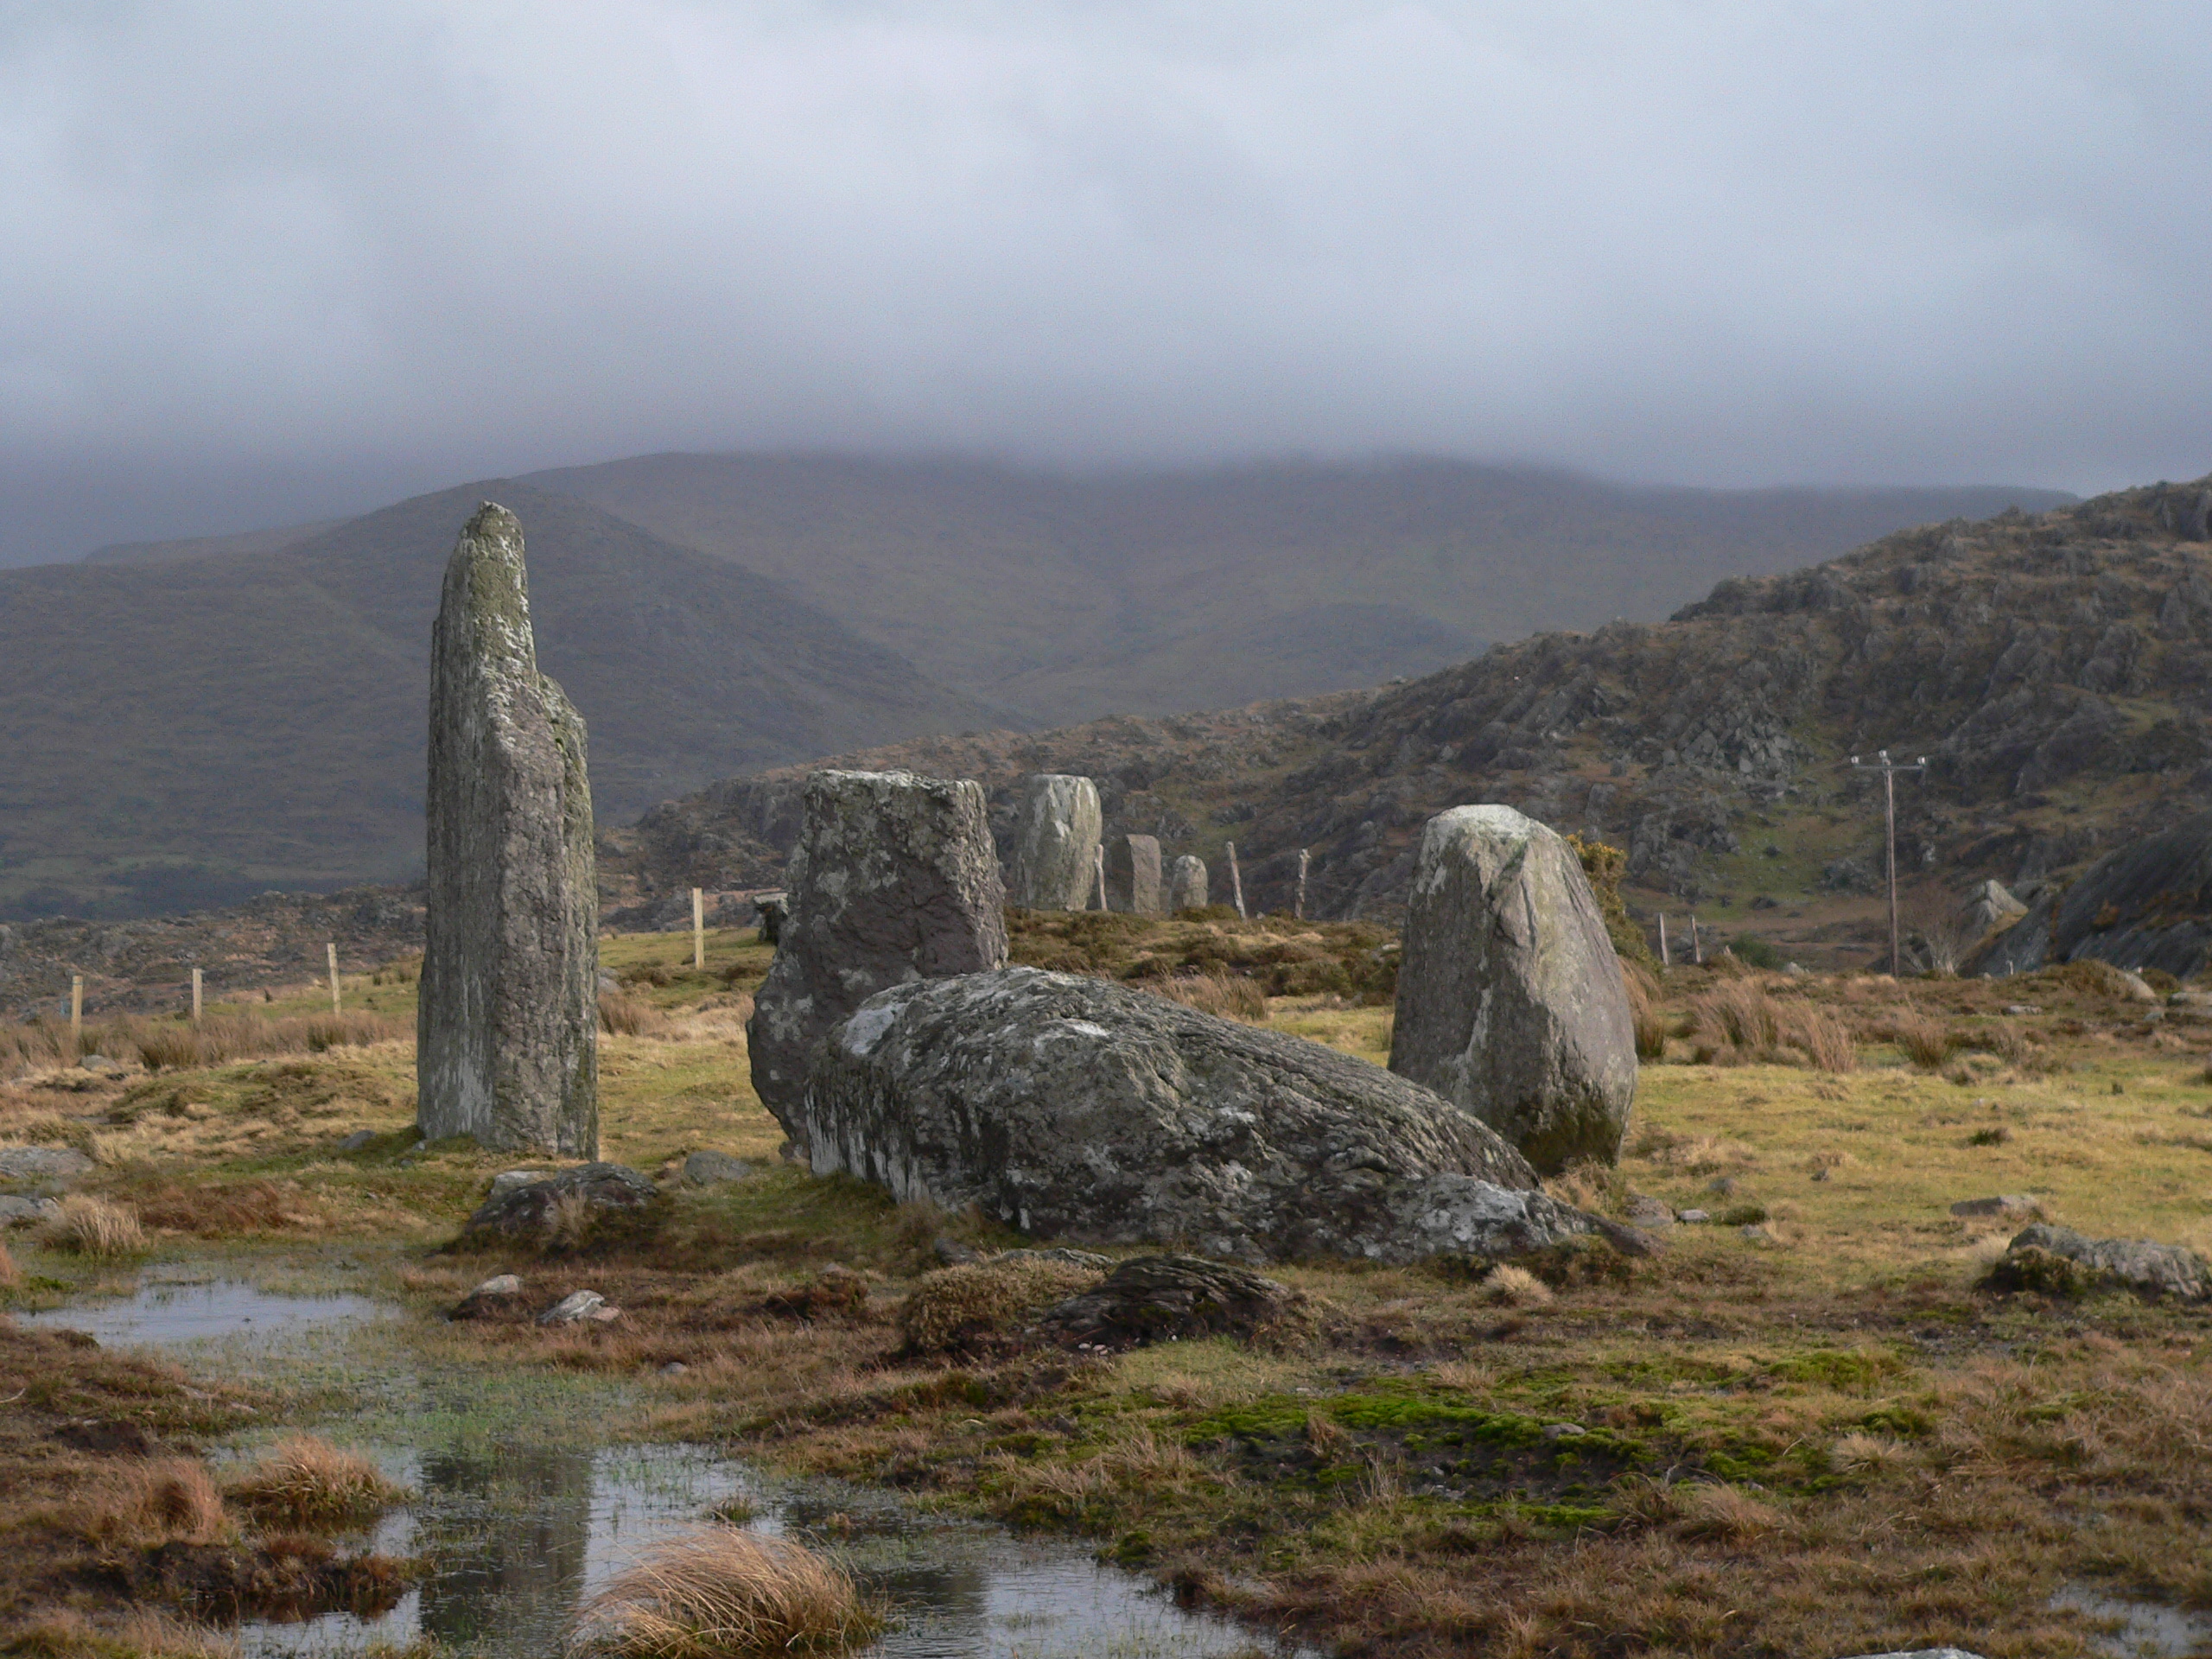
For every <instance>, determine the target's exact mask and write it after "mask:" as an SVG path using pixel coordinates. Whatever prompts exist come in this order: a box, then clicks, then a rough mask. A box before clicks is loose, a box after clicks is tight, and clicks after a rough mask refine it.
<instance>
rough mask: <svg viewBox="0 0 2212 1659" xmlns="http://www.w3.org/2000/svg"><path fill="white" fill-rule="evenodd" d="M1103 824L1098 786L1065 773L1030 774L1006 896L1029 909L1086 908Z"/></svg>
mask: <svg viewBox="0 0 2212 1659" xmlns="http://www.w3.org/2000/svg"><path fill="white" fill-rule="evenodd" d="M1103 827H1104V818H1103V815H1102V814H1101V812H1100V811H1099V808H1098V785H1096V784H1094V783H1092V782H1091V781H1090V779H1088V778H1077V777H1075V776H1073V775H1071V774H1070V773H1067V772H1036V773H1033V775H1032V776H1031V777H1030V778H1029V779H1028V780H1027V784H1026V785H1025V786H1024V789H1023V791H1022V798H1021V813H1020V817H1019V818H1018V819H1017V820H1016V821H1015V823H1014V859H1013V863H1012V867H1011V873H1010V879H1009V880H1008V882H1007V892H1008V896H1009V898H1010V899H1012V901H1013V902H1014V903H1015V904H1017V905H1020V906H1023V907H1024V908H1026V909H1029V910H1088V909H1090V905H1091V901H1092V899H1093V898H1094V896H1095V889H1096V885H1097V880H1098V848H1099V841H1100V837H1101V835H1102V833H1103Z"/></svg>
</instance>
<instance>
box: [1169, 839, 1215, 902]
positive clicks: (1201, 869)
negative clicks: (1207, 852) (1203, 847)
mask: <svg viewBox="0 0 2212 1659" xmlns="http://www.w3.org/2000/svg"><path fill="white" fill-rule="evenodd" d="M1205 906H1206V861H1205V860H1204V859H1203V858H1193V857H1192V856H1191V855H1190V854H1188V853H1185V854H1184V855H1182V857H1180V858H1179V859H1177V860H1176V861H1175V866H1174V868H1173V869H1172V870H1170V871H1169V872H1168V874H1167V909H1168V912H1169V913H1170V914H1171V915H1172V914H1173V913H1174V912H1176V911H1179V910H1204V909H1205Z"/></svg>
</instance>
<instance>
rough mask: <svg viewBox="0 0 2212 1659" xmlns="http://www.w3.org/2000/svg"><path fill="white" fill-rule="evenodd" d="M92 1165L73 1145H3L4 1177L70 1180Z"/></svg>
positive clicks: (1, 1170)
mask: <svg viewBox="0 0 2212 1659" xmlns="http://www.w3.org/2000/svg"><path fill="white" fill-rule="evenodd" d="M91 1167H92V1160H91V1159H89V1158H87V1157H86V1156H85V1154H83V1153H81V1152H79V1151H78V1150H77V1149H76V1148H75V1147H0V1181H66V1180H67V1179H70V1178H71V1177H72V1176H75V1175H82V1174H83V1173H85V1172H86V1170H88V1169H90V1168H91Z"/></svg>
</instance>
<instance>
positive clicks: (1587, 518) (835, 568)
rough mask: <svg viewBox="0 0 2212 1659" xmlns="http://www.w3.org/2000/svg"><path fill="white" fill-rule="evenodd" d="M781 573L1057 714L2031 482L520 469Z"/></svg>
mask: <svg viewBox="0 0 2212 1659" xmlns="http://www.w3.org/2000/svg"><path fill="white" fill-rule="evenodd" d="M529 481H530V482H531V484H533V485H535V486H538V487H540V488H543V489H548V490H553V491H559V492H563V493H569V494H574V495H577V496H580V497H582V498H583V499H586V500H589V501H592V502H594V503H595V504H596V505H600V506H601V507H604V508H606V509H607V511H608V512H613V513H615V514H617V515H619V516H620V517H622V518H626V519H628V520H630V521H631V522H632V523H633V524H640V525H643V526H644V527H645V529H647V530H649V531H652V532H653V533H654V534H656V535H658V536H661V537H665V538H666V539H667V540H669V541H671V542H676V543H681V544H683V545H684V546H687V547H696V548H698V549H700V550H703V551H706V552H709V553H715V554H720V555H723V556H728V557H730V558H734V559H735V560H737V561H738V562H740V563H743V564H745V565H747V566H748V567H749V568H751V569H756V570H759V571H761V572H762V573H764V574H766V575H772V576H776V577H779V578H780V579H781V580H783V581H785V582H789V583H791V586H792V588H794V589H795V590H796V591H798V593H800V594H804V595H805V596H806V597H807V598H809V599H810V600H812V601H814V602H815V603H817V604H818V605H821V606H823V607H825V608H829V609H832V610H834V611H835V612H836V614H837V615H838V616H840V617H841V618H842V619H843V620H845V621H847V622H848V623H849V625H850V626H853V627H854V628H855V629H857V630H858V631H860V632H862V633H865V634H867V635H868V636H869V637H870V638H872V639H877V640H879V641H880V642H881V643H883V644H885V645H889V646H891V647H892V648H893V650H895V651H897V652H899V653H900V654H901V655H903V656H905V657H906V658H910V659H911V660H912V661H913V662H914V664H916V665H917V666H918V667H919V668H920V669H921V670H922V671H923V672H925V673H926V674H929V675H931V677H934V678H936V679H938V680H941V681H943V682H944V683H946V684H948V685H952V686H957V687H958V688H960V689H961V690H964V691H967V692H968V693H969V694H970V695H972V696H977V697H980V698H983V699H985V700H987V701H989V702H995V703H998V704H1000V705H1002V706H1004V707H1007V708H1010V709H1014V710H1015V711H1017V712H1018V713H1019V714H1020V715H1021V716H1022V717H1023V721H1024V723H1027V724H1030V725H1038V726H1045V725H1056V724H1060V723H1065V722H1067V721H1081V720H1086V719H1090V718H1091V717H1093V716H1096V715H1108V714H1121V713H1129V714H1160V713H1170V712H1175V711H1179V710H1189V709H1210V708H1223V707H1230V706H1234V705H1236V704H1239V703H1243V702H1249V701H1251V700H1252V699H1254V698H1258V697H1280V696H1298V695H1302V694H1307V693H1313V692H1321V691H1330V690H1342V689H1346V688H1350V687H1354V686H1362V685H1374V684H1378V683H1382V682H1383V681H1386V680H1390V679H1395V678H1398V677H1402V676H1414V675H1420V674H1425V673H1427V672H1430V671H1433V670H1435V669H1438V668H1440V667H1443V666H1444V665H1446V664H1449V663H1453V662H1458V661H1461V660H1464V659H1465V658H1468V657H1471V656H1472V655H1474V654H1475V652H1477V651H1478V649H1479V648H1480V646H1481V645H1482V644H1483V643H1484V642H1487V641H1493V640H1506V639H1519V638H1522V637H1523V636H1525V635H1527V634H1529V633H1533V632H1538V631H1540V630H1541V629H1545V628H1588V627H1595V626H1599V625H1600V624H1602V623H1605V622H1608V621H1611V620H1613V619H1614V618H1616V617H1625V618H1628V619H1630V620H1638V621H1651V620H1657V619H1659V618H1660V617H1662V616H1665V615H1666V614H1667V613H1669V612H1670V611H1672V610H1674V609H1675V607H1678V606H1681V605H1683V604H1687V603H1688V601H1691V600H1693V599H1694V598H1696V597H1697V596H1698V595H1699V594H1703V593H1705V592H1706V591H1707V589H1708V588H1711V587H1712V586H1713V583H1715V582H1719V581H1720V580H1721V579H1722V578H1724V577H1726V576H1731V575H1762V574H1768V573H1771V572H1776V571H1781V570H1789V569H1796V567H1798V566H1800V565H1804V564H1808V563H1815V562H1816V561H1818V560H1820V559H1823V558H1827V557H1831V556H1834V555H1835V554H1838V553H1841V552H1845V551H1847V550H1849V549H1851V548H1853V547H1858V546H1860V545H1863V544H1864V543H1867V542H1869V541H1872V540H1873V539H1874V538H1876V537H1880V536H1884V535H1886V534H1888V533H1890V532H1891V531H1897V530H1900V529H1903V528H1904V527H1906V526H1909V525H1913V524H1925V523H1929V522H1933V521H1936V520H1941V519H1946V518H1955V517H1964V518H1986V517H1987V516H1988V515H1989V514H1991V513H1993V512H1998V511H1999V510H2000V509H2002V508H2004V507H2006V506H2010V505H2018V506H2020V507H2023V508H2025V509H2028V510H2031V511H2033V510H2036V509H2039V508H2044V507H2049V506H2053V505H2059V504H2061V503H2063V502H2066V501H2069V500H2071V499H2072V498H2071V497H2069V496H2067V495H2065V494H2063V493H2060V492H2056V491H2050V490H2027V489H2013V488H1960V489H1910V490H1904V489H1897V490H1864V489H1851V490H1847V489H1834V490H1815V489H1775V490H1745V491H1724V490H1692V489H1671V488H1655V487H1644V486H1630V485H1622V484H1614V483H1607V482H1605V481H1602V480H1596V479H1592V478H1586V477H1582V476H1580V475H1577V474H1571V473H1564V472H1557V471H1541V470H1535V469H1515V468H1507V467H1484V466H1477V465H1474V464H1471V463H1468V462H1461V461H1379V462H1374V463H1370V464H1327V465H1325V464H1320V463H1312V462H1281V463H1273V464H1267V465H1248V466H1237V467H1219V468H1216V469H1213V470H1210V471H1194V472H1171V471H1165V470H1154V471H1148V472H1137V471H1128V472H1118V473H1100V474H1088V475H1069V474H1051V473H1046V472H1039V471H1027V470H1022V469H1020V468H1016V467H1004V466H996V465H991V464H988V463H984V462H978V461H945V460H930V461H877V460H862V459H852V458H839V457H810V456H772V455H684V454H670V455H649V456H644V457H640V458H638V459H635V460H631V461H612V462H608V463H607V464H605V465H601V466H594V467H569V468H565V469H562V470H559V471H555V472H548V473H539V474H532V475H531V478H530V480H529Z"/></svg>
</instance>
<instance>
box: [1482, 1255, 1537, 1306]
mask: <svg viewBox="0 0 2212 1659" xmlns="http://www.w3.org/2000/svg"><path fill="white" fill-rule="evenodd" d="M1482 1294H1483V1300H1484V1301H1486V1302H1492V1303H1495V1304H1497V1306H1501V1307H1542V1306H1546V1305H1548V1303H1549V1302H1550V1301H1551V1300H1552V1287H1550V1286H1549V1285H1548V1284H1546V1283H1545V1282H1544V1281H1542V1280H1541V1279H1539V1278H1537V1277H1536V1275H1535V1274H1533V1273H1531V1272H1529V1270H1528V1268H1516V1267H1515V1266H1514V1265H1513V1264H1512V1263H1511V1262H1504V1263H1503V1264H1501V1265H1499V1266H1497V1267H1495V1268H1491V1270H1490V1271H1489V1272H1488V1273H1487V1274H1484V1275H1483V1281H1482Z"/></svg>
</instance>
